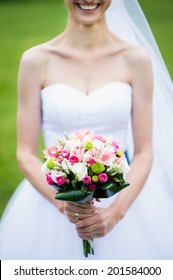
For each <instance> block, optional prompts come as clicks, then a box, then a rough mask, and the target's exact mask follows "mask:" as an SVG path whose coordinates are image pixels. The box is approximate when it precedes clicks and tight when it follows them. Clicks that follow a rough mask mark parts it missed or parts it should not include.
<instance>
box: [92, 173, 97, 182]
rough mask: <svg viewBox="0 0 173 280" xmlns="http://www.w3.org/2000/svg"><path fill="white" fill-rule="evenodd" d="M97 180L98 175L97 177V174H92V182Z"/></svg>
mask: <svg viewBox="0 0 173 280" xmlns="http://www.w3.org/2000/svg"><path fill="white" fill-rule="evenodd" d="M98 180H99V177H98V176H97V175H94V176H92V181H93V182H94V183H97V182H98Z"/></svg>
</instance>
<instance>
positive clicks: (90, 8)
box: [77, 4, 100, 12]
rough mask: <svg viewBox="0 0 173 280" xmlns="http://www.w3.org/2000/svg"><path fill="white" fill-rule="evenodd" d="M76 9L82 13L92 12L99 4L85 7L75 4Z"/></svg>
mask: <svg viewBox="0 0 173 280" xmlns="http://www.w3.org/2000/svg"><path fill="white" fill-rule="evenodd" d="M77 6H78V8H79V9H80V10H82V11H84V12H92V11H95V10H97V8H98V7H99V6H100V4H93V5H85V4H77Z"/></svg>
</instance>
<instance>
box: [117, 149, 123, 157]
mask: <svg viewBox="0 0 173 280" xmlns="http://www.w3.org/2000/svg"><path fill="white" fill-rule="evenodd" d="M116 156H117V157H122V156H124V153H123V151H121V150H118V151H117V152H116Z"/></svg>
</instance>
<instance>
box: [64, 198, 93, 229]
mask: <svg viewBox="0 0 173 280" xmlns="http://www.w3.org/2000/svg"><path fill="white" fill-rule="evenodd" d="M95 212H96V208H95V206H94V205H93V204H92V203H85V204H81V203H73V202H64V207H63V213H64V215H65V216H66V217H67V219H68V220H69V221H70V222H71V223H74V224H76V223H77V222H78V221H82V220H84V219H86V218H89V217H92V216H94V215H95Z"/></svg>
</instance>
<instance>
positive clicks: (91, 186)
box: [88, 183, 96, 191]
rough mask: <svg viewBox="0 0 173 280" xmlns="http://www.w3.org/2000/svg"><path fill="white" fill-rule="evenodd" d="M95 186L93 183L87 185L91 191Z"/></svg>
mask: <svg viewBox="0 0 173 280" xmlns="http://www.w3.org/2000/svg"><path fill="white" fill-rule="evenodd" d="M95 188H96V185H95V184H93V183H91V184H89V186H88V189H89V190H91V191H94V190H95Z"/></svg>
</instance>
